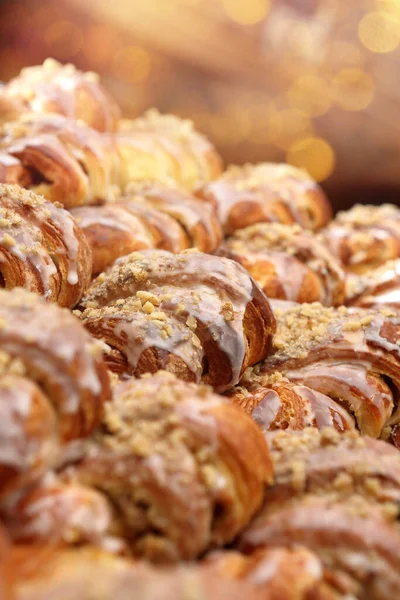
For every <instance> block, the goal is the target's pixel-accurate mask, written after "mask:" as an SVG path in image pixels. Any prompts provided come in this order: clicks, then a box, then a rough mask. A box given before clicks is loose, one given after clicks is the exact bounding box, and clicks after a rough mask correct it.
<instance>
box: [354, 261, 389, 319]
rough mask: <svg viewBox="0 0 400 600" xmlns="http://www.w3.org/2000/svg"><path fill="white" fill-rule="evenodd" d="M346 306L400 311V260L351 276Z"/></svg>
mask: <svg viewBox="0 0 400 600" xmlns="http://www.w3.org/2000/svg"><path fill="white" fill-rule="evenodd" d="M346 297H347V298H346V304H347V305H348V306H360V307H362V308H377V309H379V308H389V309H392V310H394V311H396V312H398V311H399V310H400V259H396V260H389V261H387V262H386V263H383V265H382V266H380V267H377V268H376V269H373V270H369V271H366V272H365V273H361V274H360V275H358V274H351V275H349V276H348V277H347V281H346Z"/></svg>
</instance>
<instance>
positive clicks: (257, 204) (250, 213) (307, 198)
mask: <svg viewBox="0 0 400 600" xmlns="http://www.w3.org/2000/svg"><path fill="white" fill-rule="evenodd" d="M201 196H202V197H203V198H204V199H205V200H208V201H209V202H211V203H212V204H213V205H214V206H215V207H216V209H217V213H218V216H219V218H220V221H221V224H222V227H223V230H224V232H225V233H226V234H227V235H229V234H232V233H233V232H234V231H236V230H237V229H243V227H247V226H248V225H253V224H254V223H260V222H263V221H267V222H277V223H284V224H287V225H291V224H293V223H297V224H298V225H300V226H301V227H304V228H306V229H311V230H313V231H315V230H317V229H320V228H321V227H323V226H324V225H326V224H327V223H328V222H329V221H330V219H331V217H332V209H331V206H330V204H329V201H328V199H327V198H326V196H325V194H324V192H323V191H322V189H321V188H320V187H319V186H318V185H317V183H316V182H315V181H314V180H313V179H312V178H311V177H310V176H309V175H308V174H307V173H306V172H305V171H302V170H300V169H297V168H296V167H292V166H290V165H286V164H275V163H260V164H256V165H244V166H243V167H229V169H227V171H225V173H224V174H223V175H222V176H221V177H220V178H219V179H217V180H216V181H212V182H211V183H209V184H208V185H207V186H205V187H204V188H203V190H202V191H201Z"/></svg>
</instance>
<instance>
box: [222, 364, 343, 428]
mask: <svg viewBox="0 0 400 600" xmlns="http://www.w3.org/2000/svg"><path fill="white" fill-rule="evenodd" d="M249 371H250V373H249V374H248V376H247V378H246V374H245V377H243V378H242V380H241V382H240V384H239V385H237V386H235V387H234V388H232V390H230V391H228V392H226V394H225V395H226V396H227V397H228V398H229V399H230V400H231V401H232V402H234V404H237V405H238V406H240V407H241V408H243V409H244V410H245V411H246V412H247V413H248V414H249V415H251V417H252V418H253V419H254V420H255V422H256V423H257V424H258V425H259V427H260V428H261V429H262V431H263V432H267V431H274V430H279V429H291V430H302V429H305V428H306V427H311V426H313V427H318V429H324V428H325V427H333V428H334V429H336V430H337V431H340V432H343V431H348V430H352V429H354V419H353V418H352V417H351V415H350V414H349V413H348V412H347V411H346V409H345V408H343V407H342V406H341V405H340V404H338V403H337V402H335V401H334V400H331V398H329V397H328V396H326V395H325V394H321V393H320V392H316V391H315V390H312V389H311V388H309V387H306V386H305V385H295V384H294V383H291V382H290V381H289V380H288V379H286V378H284V377H282V375H281V374H280V373H275V374H274V375H273V376H271V377H268V376H265V377H262V376H257V375H255V373H253V372H252V371H251V369H249Z"/></svg>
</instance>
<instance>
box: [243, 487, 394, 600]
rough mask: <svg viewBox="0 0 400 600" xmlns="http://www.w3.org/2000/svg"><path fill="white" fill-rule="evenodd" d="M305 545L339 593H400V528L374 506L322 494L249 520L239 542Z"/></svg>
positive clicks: (384, 598) (383, 597) (380, 596)
mask: <svg viewBox="0 0 400 600" xmlns="http://www.w3.org/2000/svg"><path fill="white" fill-rule="evenodd" d="M264 546H268V547H269V548H273V547H282V546H286V547H288V548H297V547H305V548H307V549H308V550H311V551H312V552H314V553H315V554H317V556H318V557H319V558H320V559H321V561H322V563H323V565H324V569H325V574H326V578H327V579H328V581H329V582H330V584H331V585H332V587H334V588H336V589H337V590H338V592H339V594H340V595H339V597H340V598H358V599H360V600H361V599H364V598H369V599H371V600H391V599H392V598H397V597H398V596H399V594H400V574H399V573H400V558H399V556H400V532H399V529H398V525H397V524H393V523H389V522H388V521H387V520H385V518H384V517H383V516H382V514H381V513H380V512H379V511H378V510H377V509H376V508H375V507H373V506H371V505H369V504H363V503H351V502H348V503H343V504H335V503H331V502H329V501H328V500H326V499H324V498H320V497H315V496H313V497H310V498H309V499H308V500H307V501H303V502H300V501H299V502H298V503H297V504H293V505H290V506H284V507H283V508H281V509H277V510H276V511H275V512H274V513H272V514H269V515H266V516H265V517H264V518H262V517H260V518H259V519H256V520H255V521H253V523H252V524H251V525H250V527H249V528H248V530H247V531H246V532H245V533H244V534H243V536H242V538H241V542H240V547H241V548H242V549H243V550H245V551H247V552H250V551H254V549H256V548H258V547H264Z"/></svg>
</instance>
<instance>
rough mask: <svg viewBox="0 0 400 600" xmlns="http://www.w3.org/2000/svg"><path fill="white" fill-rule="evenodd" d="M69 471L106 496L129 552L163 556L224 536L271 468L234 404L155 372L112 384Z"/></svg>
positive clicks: (184, 553)
mask: <svg viewBox="0 0 400 600" xmlns="http://www.w3.org/2000/svg"><path fill="white" fill-rule="evenodd" d="M70 477H72V479H73V481H77V482H80V483H81V484H85V485H88V486H91V487H94V488H96V489H98V490H101V491H102V492H103V493H104V494H105V496H106V497H107V498H109V499H110V500H111V504H112V505H113V506H114V507H115V509H116V512H115V523H114V526H113V532H114V533H116V534H118V535H119V536H122V537H123V538H125V539H126V540H127V542H128V543H129V545H130V547H131V549H132V551H133V553H134V554H137V555H140V556H145V557H148V558H151V559H152V560H155V561H165V560H178V559H193V558H195V557H196V556H198V555H200V554H201V553H202V552H204V551H205V550H206V549H207V548H208V547H210V546H217V547H218V546H222V545H224V544H226V543H228V542H230V541H232V540H233V539H234V538H235V536H236V535H237V534H238V533H239V531H240V530H241V529H243V527H244V526H245V525H246V524H247V523H248V522H249V520H250V518H251V517H252V516H253V514H254V513H255V511H256V510H257V509H258V508H259V506H260V504H261V501H262V497H263V492H264V485H265V484H266V483H270V482H271V480H272V469H271V462H270V459H269V454H268V447H267V445H266V442H265V440H264V437H263V435H262V433H261V431H260V430H259V429H258V427H257V426H256V425H255V423H254V422H253V421H252V420H251V419H250V418H249V417H248V416H247V415H245V414H244V413H242V411H241V410H240V409H239V408H237V407H235V406H233V405H232V404H230V403H229V402H227V401H226V400H224V399H223V398H222V397H220V396H217V395H215V394H213V393H212V392H211V390H209V389H208V388H206V387H202V386H196V385H194V384H188V383H184V382H182V381H180V380H179V379H177V378H175V377H174V376H173V375H171V374H170V373H166V372H160V373H158V374H157V375H154V376H149V375H147V376H145V377H144V378H142V379H140V380H134V379H131V380H129V381H127V382H124V383H122V384H121V385H120V386H117V388H116V389H115V390H114V401H113V402H112V403H110V404H109V405H107V407H106V416H105V419H104V424H103V431H102V432H100V433H99V434H98V435H97V437H95V439H94V440H93V443H92V444H91V445H90V446H89V448H88V451H87V456H86V457H85V458H84V460H83V461H82V462H80V463H79V464H78V465H77V466H76V467H75V469H74V470H73V471H72V473H70Z"/></svg>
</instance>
